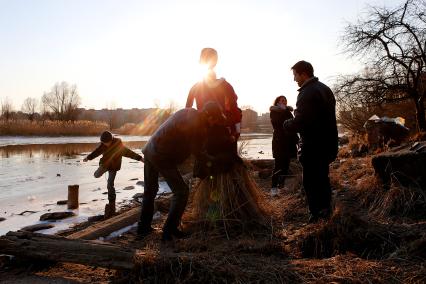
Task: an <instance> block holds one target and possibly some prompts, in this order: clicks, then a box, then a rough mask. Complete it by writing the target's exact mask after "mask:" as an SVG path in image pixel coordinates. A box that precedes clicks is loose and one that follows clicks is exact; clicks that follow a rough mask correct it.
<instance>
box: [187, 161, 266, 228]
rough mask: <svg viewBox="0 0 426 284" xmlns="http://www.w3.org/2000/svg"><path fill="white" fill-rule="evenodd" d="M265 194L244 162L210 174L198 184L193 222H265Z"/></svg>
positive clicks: (223, 225) (211, 224)
mask: <svg viewBox="0 0 426 284" xmlns="http://www.w3.org/2000/svg"><path fill="white" fill-rule="evenodd" d="M265 205H266V203H265V200H264V196H263V195H262V192H261V190H260V189H259V187H258V186H257V184H256V182H255V181H254V180H253V179H252V177H251V176H250V174H249V172H248V171H247V169H246V167H245V166H244V164H240V163H236V164H234V165H233V167H232V168H231V170H230V171H227V172H224V173H219V174H216V175H213V176H209V177H207V178H205V179H204V180H202V181H201V183H200V184H199V185H198V186H197V187H196V189H195V193H194V195H193V199H192V208H193V210H192V213H191V219H192V222H193V223H195V224H198V225H202V226H203V228H204V229H209V228H210V229H211V228H217V227H218V226H219V227H221V228H224V229H225V232H228V230H230V229H232V228H233V227H235V226H241V227H242V228H243V229H245V228H247V226H250V225H260V226H264V225H266V223H267V220H268V219H267V217H266V216H267V215H268V213H267V210H266V209H265V208H266V206H265Z"/></svg>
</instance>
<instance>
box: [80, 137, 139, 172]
mask: <svg viewBox="0 0 426 284" xmlns="http://www.w3.org/2000/svg"><path fill="white" fill-rule="evenodd" d="M101 154H102V155H103V156H102V158H101V160H100V161H99V165H101V166H102V167H104V168H105V169H107V170H113V171H119V170H120V169H121V160H122V157H123V156H124V157H127V158H131V159H133V160H137V161H140V160H141V159H142V156H141V155H138V154H136V153H135V152H133V151H132V150H130V149H129V148H127V147H126V146H124V145H123V142H121V139H119V138H115V137H114V138H112V143H111V145H110V146H108V147H107V146H106V145H104V144H102V143H101V144H100V145H99V146H98V148H96V149H95V150H94V151H93V152H92V153H90V154H89V155H88V156H87V159H88V160H93V159H94V158H96V157H98V156H99V155H101Z"/></svg>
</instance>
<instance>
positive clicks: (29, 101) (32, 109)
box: [21, 98, 39, 121]
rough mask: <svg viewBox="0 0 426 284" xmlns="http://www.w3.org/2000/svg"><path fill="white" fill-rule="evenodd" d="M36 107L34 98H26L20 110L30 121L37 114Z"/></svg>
mask: <svg viewBox="0 0 426 284" xmlns="http://www.w3.org/2000/svg"><path fill="white" fill-rule="evenodd" d="M38 105H39V102H38V100H37V99H36V98H26V99H25V100H24V102H23V103H22V107H21V110H22V112H23V113H25V114H26V115H27V116H28V119H29V120H31V121H32V120H33V119H34V116H35V114H36V113H37V106H38Z"/></svg>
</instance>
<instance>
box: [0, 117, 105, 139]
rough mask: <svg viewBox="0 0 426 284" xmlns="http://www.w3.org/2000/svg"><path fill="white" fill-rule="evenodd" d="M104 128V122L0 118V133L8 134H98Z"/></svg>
mask: <svg viewBox="0 0 426 284" xmlns="http://www.w3.org/2000/svg"><path fill="white" fill-rule="evenodd" d="M104 130H108V124H106V123H105V122H93V121H82V120H78V121H73V122H72V121H50V120H47V121H29V120H9V121H4V120H0V133H1V135H10V136H18V135H19V136H98V135H100V134H101V133H102V131H104Z"/></svg>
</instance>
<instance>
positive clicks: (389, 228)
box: [0, 157, 426, 283]
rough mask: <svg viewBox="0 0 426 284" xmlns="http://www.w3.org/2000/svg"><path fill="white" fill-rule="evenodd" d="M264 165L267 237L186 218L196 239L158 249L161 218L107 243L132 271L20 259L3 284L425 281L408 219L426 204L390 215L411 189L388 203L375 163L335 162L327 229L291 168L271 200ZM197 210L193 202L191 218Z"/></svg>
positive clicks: (417, 230)
mask: <svg viewBox="0 0 426 284" xmlns="http://www.w3.org/2000/svg"><path fill="white" fill-rule="evenodd" d="M262 164H263V166H262V167H260V166H256V163H254V166H251V167H250V172H251V174H252V176H253V177H254V178H255V181H256V183H257V184H258V186H259V187H260V189H261V191H262V194H263V195H264V198H265V199H266V202H267V203H268V205H269V208H270V209H271V212H272V213H271V215H270V217H271V220H270V226H268V228H267V229H266V230H265V229H261V230H252V231H249V232H245V233H243V234H241V232H238V230H233V229H232V228H231V229H230V231H228V234H223V232H221V231H220V230H218V231H215V230H213V231H209V232H203V231H197V230H191V225H190V223H188V218H187V217H188V216H186V215H185V216H184V219H183V221H184V222H183V225H184V228H185V230H187V231H191V233H192V234H191V237H190V238H188V239H184V240H178V241H175V242H172V243H162V242H161V240H160V238H161V227H162V224H163V222H164V220H165V216H166V214H167V212H166V211H163V212H161V214H160V218H158V219H157V220H156V221H155V222H154V228H155V232H154V233H152V234H151V235H149V236H148V237H147V238H145V239H143V240H139V239H137V238H136V232H135V228H130V230H129V231H128V232H124V233H122V234H118V236H117V237H115V238H112V239H109V240H107V241H105V240H104V241H105V242H107V243H109V244H112V245H114V246H117V247H123V248H127V249H132V250H135V253H136V266H135V268H134V269H133V270H131V271H122V270H116V269H106V268H96V267H92V266H87V265H81V264H71V263H56V264H52V263H50V264H41V263H40V265H37V266H35V265H33V266H32V267H30V268H28V267H27V266H23V264H22V263H20V262H18V261H16V262H15V261H12V262H10V261H3V263H2V268H1V272H0V276H1V277H2V280H4V281H5V282H4V283H17V282H21V283H24V282H25V281H37V283H69V282H72V281H73V282H72V283H87V282H91V283H111V282H112V283H142V282H143V283H167V282H169V283H175V282H186V283H200V282H210V283H211V282H217V283H224V282H238V283H253V282H259V281H260V282H267V283H331V282H336V283H424V282H425V280H426V271H425V269H424V267H425V264H426V262H425V258H426V255H425V250H424V248H425V247H426V246H425V239H424V236H425V234H426V220H425V219H424V216H423V217H422V216H421V215H415V216H412V215H410V214H409V213H410V212H409V210H408V211H407V208H408V209H409V208H411V207H410V202H416V203H418V202H424V200H422V199H421V197H418V198H411V199H404V200H405V201H404V202H405V205H406V206H405V207H404V210H405V211H404V212H398V211H395V210H388V209H389V208H398V207H395V205H396V204H397V203H398V202H400V201H401V200H402V199H403V198H404V196H407V190H409V189H405V188H401V187H399V186H398V185H397V184H393V187H392V189H393V191H392V199H390V197H389V196H388V195H389V193H387V192H386V191H384V189H383V188H382V187H381V185H380V182H379V181H378V180H376V177H375V175H374V170H373V169H372V166H371V157H365V158H357V159H344V160H341V161H338V162H335V163H333V165H332V167H331V181H332V185H333V188H334V193H333V199H334V208H335V209H334V212H333V216H332V218H331V219H330V220H329V221H327V222H324V221H321V222H319V223H317V224H308V223H307V219H308V214H307V213H308V212H307V210H306V205H305V201H304V195H303V194H302V193H301V171H300V170H301V168H300V165H299V164H298V163H297V162H293V163H292V165H291V177H290V178H289V179H288V181H287V182H286V188H287V189H286V190H281V192H280V193H279V195H278V196H277V197H274V198H273V197H270V196H269V187H270V177H269V174H270V172H271V170H272V163H271V162H269V164H268V163H267V162H262ZM259 173H261V174H259ZM385 197H388V198H385ZM423 204H424V203H423ZM411 205H412V204H411ZM191 207H192V204H191V203H189V205H188V208H187V210H186V212H189V211H190V210H191ZM413 208H414V207H413ZM379 209H381V210H379ZM163 210H164V209H163ZM86 225H92V224H89V223H86ZM83 227H86V226H85V225H84V224H83V225H80V226H77V227H75V228H74V230H75V231H78V230H81V229H82V228H83ZM71 233H72V232H69V231H68V232H65V233H63V234H62V235H64V236H65V235H69V234H71ZM24 267H25V268H24Z"/></svg>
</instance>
